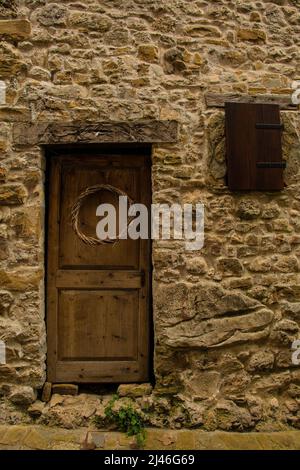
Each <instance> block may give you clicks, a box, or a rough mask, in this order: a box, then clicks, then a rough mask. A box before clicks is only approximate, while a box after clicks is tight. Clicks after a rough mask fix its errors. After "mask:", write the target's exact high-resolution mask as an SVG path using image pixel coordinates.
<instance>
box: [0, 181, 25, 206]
mask: <svg viewBox="0 0 300 470" xmlns="http://www.w3.org/2000/svg"><path fill="white" fill-rule="evenodd" d="M26 197H27V191H26V188H25V187H24V186H23V185H22V184H20V183H7V184H3V185H1V186H0V206H11V205H19V204H23V203H24V202H25V199H26Z"/></svg>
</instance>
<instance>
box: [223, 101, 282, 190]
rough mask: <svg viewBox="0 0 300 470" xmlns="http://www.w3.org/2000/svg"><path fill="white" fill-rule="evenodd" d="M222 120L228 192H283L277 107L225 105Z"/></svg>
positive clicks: (280, 127) (240, 104) (280, 129)
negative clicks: (224, 135)
mask: <svg viewBox="0 0 300 470" xmlns="http://www.w3.org/2000/svg"><path fill="white" fill-rule="evenodd" d="M225 120H226V155H227V170H228V171H227V182H228V187H229V189H231V190H233V191H243V190H248V191H249V190H258V191H276V190H277V191H278V190H281V189H283V168H284V164H283V162H282V149H281V132H282V125H281V124H280V112H279V106H278V105H273V104H250V103H226V104H225Z"/></svg>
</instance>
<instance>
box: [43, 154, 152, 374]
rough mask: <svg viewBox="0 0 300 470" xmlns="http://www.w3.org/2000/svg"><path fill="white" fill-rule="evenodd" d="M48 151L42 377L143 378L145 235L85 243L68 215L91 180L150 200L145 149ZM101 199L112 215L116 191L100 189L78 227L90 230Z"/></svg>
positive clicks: (147, 244)
mask: <svg viewBox="0 0 300 470" xmlns="http://www.w3.org/2000/svg"><path fill="white" fill-rule="evenodd" d="M49 158H50V163H51V172H50V182H49V202H50V207H49V217H48V227H49V228H48V276H47V283H48V289H47V336H48V380H49V381H52V382H119V381H122V382H133V381H137V382H138V381H146V380H148V378H149V350H150V338H149V336H150V335H149V331H150V304H149V298H150V296H149V289H150V273H151V250H150V246H151V242H150V240H140V239H137V240H131V239H128V240H120V241H119V242H117V243H116V244H115V245H113V246H110V245H107V246H89V245H86V244H84V243H83V241H82V240H81V239H80V238H78V236H77V235H76V233H75V232H74V230H73V228H72V225H71V224H70V220H69V219H70V208H71V207H72V205H73V204H74V201H76V198H77V197H78V194H80V193H81V191H82V190H83V188H85V187H86V186H89V185H91V184H94V183H95V182H96V181H97V182H99V183H101V182H104V181H106V182H109V183H110V184H111V185H113V186H115V187H118V188H120V189H122V190H123V191H125V192H126V193H127V194H129V196H130V197H131V198H132V199H133V200H134V201H135V202H139V203H143V204H145V205H147V206H149V204H150V201H151V192H150V188H151V186H150V182H151V179H150V162H149V156H148V155H134V156H133V155H115V154H114V155H107V154H99V153H98V152H94V153H91V154H90V153H89V152H82V153H81V154H79V155H70V154H69V153H66V154H61V155H57V154H56V155H55V156H54V155H51V157H49ZM108 202H109V203H111V204H113V205H114V206H115V207H116V213H117V217H118V202H119V201H118V198H116V197H115V196H114V195H112V193H110V192H107V193H105V191H104V192H103V193H101V194H98V195H97V194H96V195H93V197H91V198H90V199H89V200H88V201H87V204H86V205H85V206H84V207H83V208H82V211H81V213H80V217H81V222H82V230H85V231H87V232H89V231H94V232H95V230H96V224H97V222H98V220H99V219H98V220H97V217H96V215H95V214H96V208H97V207H98V205H99V204H100V203H108ZM108 364H109V365H108Z"/></svg>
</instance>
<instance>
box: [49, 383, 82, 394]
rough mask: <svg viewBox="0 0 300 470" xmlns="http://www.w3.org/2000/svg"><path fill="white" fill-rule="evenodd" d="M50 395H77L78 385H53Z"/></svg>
mask: <svg viewBox="0 0 300 470" xmlns="http://www.w3.org/2000/svg"><path fill="white" fill-rule="evenodd" d="M52 393H53V394H54V393H57V394H58V395H78V385H74V384H53V385H52Z"/></svg>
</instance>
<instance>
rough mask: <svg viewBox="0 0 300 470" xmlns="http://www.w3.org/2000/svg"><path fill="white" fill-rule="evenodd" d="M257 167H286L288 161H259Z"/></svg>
mask: <svg viewBox="0 0 300 470" xmlns="http://www.w3.org/2000/svg"><path fill="white" fill-rule="evenodd" d="M256 166H257V168H286V162H257V163H256Z"/></svg>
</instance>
